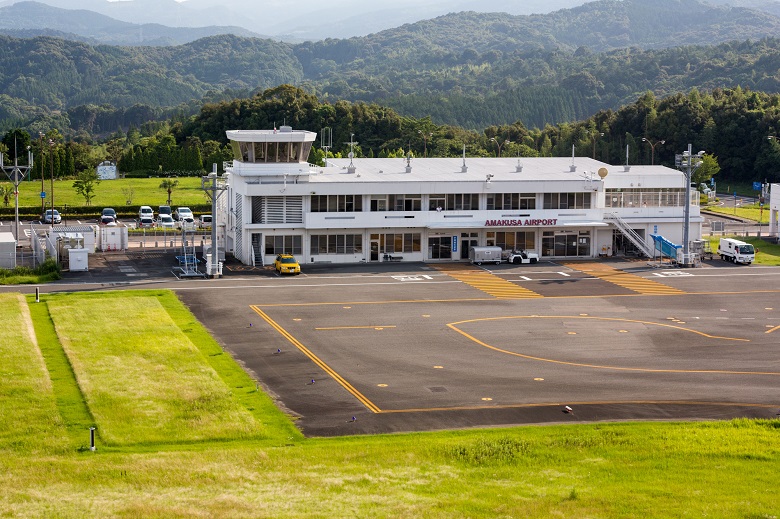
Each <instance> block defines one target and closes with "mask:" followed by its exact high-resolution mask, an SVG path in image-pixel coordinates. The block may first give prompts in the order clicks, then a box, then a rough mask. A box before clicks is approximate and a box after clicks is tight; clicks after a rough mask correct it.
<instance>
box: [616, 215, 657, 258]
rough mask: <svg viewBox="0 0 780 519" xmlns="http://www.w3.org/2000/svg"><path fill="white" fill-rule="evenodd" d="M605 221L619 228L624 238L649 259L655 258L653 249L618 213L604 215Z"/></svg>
mask: <svg viewBox="0 0 780 519" xmlns="http://www.w3.org/2000/svg"><path fill="white" fill-rule="evenodd" d="M604 219H605V220H606V221H608V222H610V223H611V224H612V225H614V226H615V227H617V228H618V230H619V231H620V232H621V233H623V236H625V237H626V238H628V239H629V241H630V242H631V243H633V244H634V245H635V246H636V248H637V249H638V250H640V251H641V252H642V254H644V255H645V256H646V257H648V258H652V257H653V249H652V248H651V247H650V246H649V245H648V244H647V243H645V240H643V239H642V237H641V236H639V234H637V232H636V231H635V230H634V229H632V228H631V226H630V225H628V223H626V221H625V220H623V219H622V218H621V217H620V216H618V215H617V214H616V213H606V214H604Z"/></svg>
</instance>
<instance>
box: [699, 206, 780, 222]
mask: <svg viewBox="0 0 780 519" xmlns="http://www.w3.org/2000/svg"><path fill="white" fill-rule="evenodd" d="M702 210H704V211H710V212H712V213H718V214H722V215H724V216H736V217H737V218H742V219H745V220H752V221H754V222H756V223H761V224H763V225H768V224H769V208H768V207H764V209H763V210H762V209H761V207H760V206H759V205H758V204H750V205H745V206H742V207H737V208H736V209H734V208H733V207H724V206H721V205H712V206H709V205H708V206H702Z"/></svg>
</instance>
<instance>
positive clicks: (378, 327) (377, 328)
mask: <svg viewBox="0 0 780 519" xmlns="http://www.w3.org/2000/svg"><path fill="white" fill-rule="evenodd" d="M385 328H395V326H393V325H385V324H377V325H374V326H327V327H322V328H315V330H384V329H385Z"/></svg>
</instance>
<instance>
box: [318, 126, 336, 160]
mask: <svg viewBox="0 0 780 519" xmlns="http://www.w3.org/2000/svg"><path fill="white" fill-rule="evenodd" d="M332 147H333V129H332V128H331V127H330V126H326V127H325V128H323V129H322V130H321V131H320V148H322V149H323V150H325V167H326V168H327V167H328V151H330V149H331V148H332Z"/></svg>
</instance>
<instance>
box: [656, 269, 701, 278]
mask: <svg viewBox="0 0 780 519" xmlns="http://www.w3.org/2000/svg"><path fill="white" fill-rule="evenodd" d="M653 275H654V276H658V277H659V278H680V277H685V276H693V274H691V273H690V272H683V271H682V270H671V271H669V272H653Z"/></svg>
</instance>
